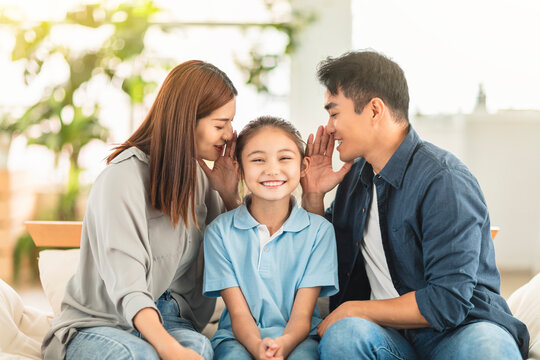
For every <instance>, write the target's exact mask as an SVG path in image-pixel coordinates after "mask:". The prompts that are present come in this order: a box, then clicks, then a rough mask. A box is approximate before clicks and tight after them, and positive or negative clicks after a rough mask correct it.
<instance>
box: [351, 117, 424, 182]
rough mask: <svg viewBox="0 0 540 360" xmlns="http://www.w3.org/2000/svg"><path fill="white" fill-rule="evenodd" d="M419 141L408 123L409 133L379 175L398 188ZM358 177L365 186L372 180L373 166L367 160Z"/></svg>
mask: <svg viewBox="0 0 540 360" xmlns="http://www.w3.org/2000/svg"><path fill="white" fill-rule="evenodd" d="M421 142H422V140H421V139H420V137H419V136H418V134H417V133H416V131H415V130H414V129H413V128H412V126H411V125H409V133H408V134H407V136H406V137H405V139H403V141H402V142H401V144H400V145H399V147H398V148H397V149H396V151H395V152H394V154H393V155H392V157H391V158H390V160H388V163H386V165H385V167H384V168H383V169H382V170H381V172H380V173H379V176H380V177H381V178H383V180H385V181H386V182H387V183H389V184H390V185H392V186H393V187H395V188H396V189H398V188H400V187H401V184H402V183H403V178H404V177H405V172H406V170H407V167H408V166H409V163H410V160H411V158H412V156H413V154H414V151H415V150H416V148H417V147H418V145H419V144H420V143H421ZM360 179H361V180H362V182H363V183H364V185H365V186H371V184H372V181H373V167H372V166H371V164H369V163H368V162H366V163H365V164H364V166H363V168H362V171H361V173H360Z"/></svg>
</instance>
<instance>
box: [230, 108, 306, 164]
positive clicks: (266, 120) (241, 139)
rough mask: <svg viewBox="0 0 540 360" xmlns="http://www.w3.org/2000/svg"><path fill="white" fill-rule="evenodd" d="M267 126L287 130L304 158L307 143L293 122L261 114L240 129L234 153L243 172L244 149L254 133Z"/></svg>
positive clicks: (301, 157)
mask: <svg viewBox="0 0 540 360" xmlns="http://www.w3.org/2000/svg"><path fill="white" fill-rule="evenodd" d="M267 127H270V128H274V129H279V130H282V131H283V132H285V133H286V134H287V135H288V136H289V137H290V138H291V139H292V141H294V143H295V144H296V146H297V147H298V151H299V152H300V159H303V158H304V156H305V150H304V148H305V143H304V141H303V140H302V136H301V135H300V132H299V131H298V130H296V128H295V127H294V125H293V124H291V123H290V122H288V121H285V120H283V119H281V118H278V117H275V116H268V115H266V116H260V117H258V118H256V119H255V120H251V121H250V122H249V123H248V124H247V125H246V126H245V127H244V128H243V129H242V131H240V134H239V135H238V139H237V140H236V148H235V152H234V155H235V157H236V161H238V166H239V167H240V170H241V171H242V172H243V167H242V151H243V150H244V147H245V146H246V143H247V142H248V140H249V139H250V138H251V137H252V136H253V135H255V134H256V133H258V132H259V131H260V130H262V129H264V128H267Z"/></svg>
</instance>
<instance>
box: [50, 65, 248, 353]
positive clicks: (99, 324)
mask: <svg viewBox="0 0 540 360" xmlns="http://www.w3.org/2000/svg"><path fill="white" fill-rule="evenodd" d="M236 93H237V92H236V89H235V88H234V86H233V84H232V83H231V81H230V80H229V78H228V77H227V75H225V73H223V72H222V71H221V70H219V69H218V68H216V67H215V66H213V65H211V64H208V63H205V62H202V61H188V62H185V63H183V64H180V65H178V66H177V67H175V68H174V69H173V70H171V72H170V73H169V74H168V76H167V78H166V79H165V82H164V83H163V85H162V87H161V89H160V90H159V92H158V94H157V97H156V100H155V102H154V104H153V105H152V108H151V109H150V111H149V113H148V116H147V117H146V119H145V121H144V122H143V123H142V124H141V126H140V127H139V128H138V129H137V130H136V131H135V133H134V134H133V135H132V136H131V137H130V138H129V139H128V140H127V141H126V142H124V143H123V144H122V145H120V146H118V147H117V148H116V149H115V151H114V152H113V153H112V154H111V155H110V156H109V158H108V166H107V167H106V168H105V170H103V172H102V173H101V174H100V176H99V177H98V178H97V179H96V181H95V183H94V185H93V187H92V191H91V193H90V197H89V200H88V205H87V209H86V214H85V217H84V221H83V230H82V236H81V256H80V263H79V268H78V270H77V272H76V273H75V275H74V276H73V277H72V278H71V280H70V281H69V283H68V285H67V288H66V294H65V297H64V300H63V303H62V312H61V313H60V314H59V315H58V316H57V317H56V318H55V319H54V320H53V323H52V327H51V330H50V331H49V333H48V334H47V335H46V337H45V339H44V342H43V347H42V350H43V357H44V359H47V360H48V359H54V360H57V359H64V357H65V358H66V359H68V360H70V359H76V360H84V359H112V360H134V359H145V360H148V359H155V360H157V359H182V360H187V359H198V360H200V359H203V357H204V359H206V360H212V357H213V351H212V348H211V344H210V342H209V341H208V339H207V338H206V337H204V336H203V335H201V334H200V333H199V332H198V331H197V330H200V329H202V328H203V327H204V326H205V325H206V323H207V321H208V319H209V318H210V316H211V314H212V312H213V310H214V302H213V301H211V300H210V299H207V298H204V297H203V296H202V275H203V273H202V265H203V261H202V260H203V258H202V253H201V252H200V249H201V247H202V232H203V231H204V229H205V227H206V224H208V223H210V222H211V221H212V220H213V219H214V218H215V217H216V216H217V215H219V214H220V213H222V212H223V211H224V210H225V207H224V205H226V206H227V207H228V208H229V209H231V208H234V207H235V205H236V206H237V204H238V203H239V201H238V202H237V199H238V200H239V198H238V195H237V194H238V192H237V190H236V189H237V188H238V181H237V179H236V176H235V168H234V165H233V159H232V156H233V155H234V154H233V148H234V134H233V131H232V127H231V121H232V120H233V117H234V114H235V109H236V108H235V106H236V105H235V96H236ZM226 144H227V145H226ZM229 145H231V146H229ZM225 146H226V149H225ZM224 149H225V150H224ZM202 159H206V160H211V161H215V163H214V167H213V169H212V170H210V169H209V168H208V167H206V165H205V164H204V162H203V161H202ZM197 161H198V162H199V165H200V166H198V165H197ZM205 173H206V175H205ZM212 188H213V189H215V190H217V191H214V190H212ZM218 193H219V194H218Z"/></svg>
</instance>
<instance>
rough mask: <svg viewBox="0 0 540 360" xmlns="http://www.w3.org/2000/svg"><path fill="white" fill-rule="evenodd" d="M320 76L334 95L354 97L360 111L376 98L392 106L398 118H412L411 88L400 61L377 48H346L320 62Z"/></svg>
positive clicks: (400, 119) (391, 108)
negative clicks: (355, 49) (398, 62)
mask: <svg viewBox="0 0 540 360" xmlns="http://www.w3.org/2000/svg"><path fill="white" fill-rule="evenodd" d="M317 77H318V79H319V81H320V82H321V84H323V85H324V86H325V87H326V88H327V89H328V91H329V92H330V93H331V94H332V95H336V94H337V93H338V91H339V90H341V91H342V93H343V95H345V96H346V97H347V98H349V99H351V100H353V102H354V111H355V112H356V113H358V114H360V113H361V112H362V110H363V109H364V107H365V106H366V105H367V104H368V103H369V101H370V100H371V99H373V98H376V97H378V98H380V99H382V100H383V101H384V103H385V104H386V105H387V106H388V107H389V108H390V110H391V112H392V115H393V117H394V119H395V121H396V122H403V123H408V122H409V90H408V87H407V80H406V79H405V74H404V73H403V70H402V69H401V68H400V67H399V65H398V64H396V63H395V62H393V61H392V60H390V59H389V58H387V57H386V56H384V55H382V54H379V53H377V52H374V51H354V52H347V53H345V54H343V55H341V56H339V57H337V58H331V57H328V58H326V59H325V60H323V61H321V62H320V63H319V66H318V67H317Z"/></svg>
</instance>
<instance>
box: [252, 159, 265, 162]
mask: <svg viewBox="0 0 540 360" xmlns="http://www.w3.org/2000/svg"><path fill="white" fill-rule="evenodd" d="M262 161H263V159H253V160H251V162H262Z"/></svg>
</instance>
